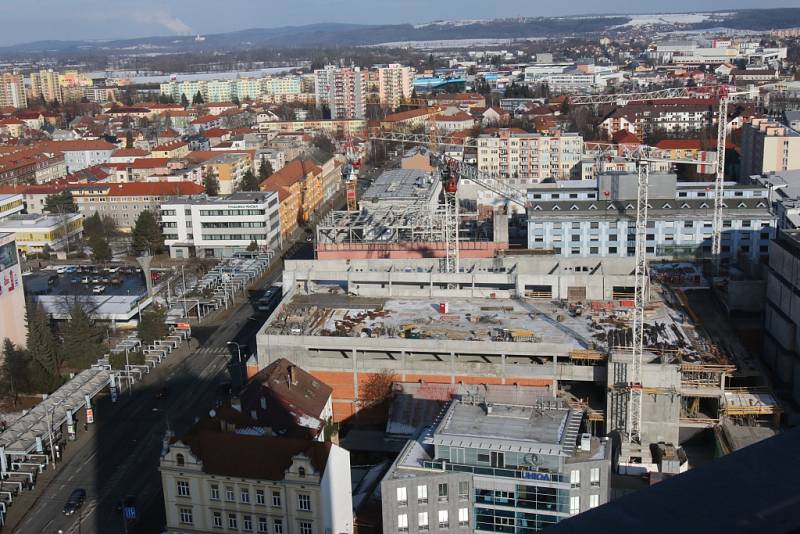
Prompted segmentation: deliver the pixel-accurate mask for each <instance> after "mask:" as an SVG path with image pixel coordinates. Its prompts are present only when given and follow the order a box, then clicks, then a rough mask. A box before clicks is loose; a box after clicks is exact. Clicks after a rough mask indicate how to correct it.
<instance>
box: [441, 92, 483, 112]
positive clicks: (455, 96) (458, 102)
mask: <svg viewBox="0 0 800 534" xmlns="http://www.w3.org/2000/svg"><path fill="white" fill-rule="evenodd" d="M436 105H437V106H441V107H443V108H448V107H457V108H459V109H461V110H462V111H466V110H468V109H472V108H485V107H486V97H484V96H483V95H482V94H480V93H440V94H438V95H436Z"/></svg>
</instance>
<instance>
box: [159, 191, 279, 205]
mask: <svg viewBox="0 0 800 534" xmlns="http://www.w3.org/2000/svg"><path fill="white" fill-rule="evenodd" d="M273 195H274V196H277V193H275V192H274V191H248V192H239V193H233V194H232V195H227V196H223V197H209V196H207V195H205V194H203V195H191V196H183V197H177V198H174V199H172V200H170V201H169V202H165V203H164V205H165V206H173V205H184V204H207V205H211V206H213V205H218V204H253V203H264V202H266V201H267V200H268V199H269V198H271V197H272V196H273Z"/></svg>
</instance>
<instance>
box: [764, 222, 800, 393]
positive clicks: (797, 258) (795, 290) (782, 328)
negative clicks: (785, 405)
mask: <svg viewBox="0 0 800 534" xmlns="http://www.w3.org/2000/svg"><path fill="white" fill-rule="evenodd" d="M798 272H800V230H797V229H793V230H781V231H779V232H778V235H777V237H776V239H775V240H774V241H771V242H770V243H769V269H768V270H767V299H766V307H765V309H764V330H765V335H764V361H765V362H766V364H767V366H768V367H769V368H770V369H771V370H772V372H773V377H774V379H775V380H776V381H777V382H778V383H779V384H780V385H782V386H784V387H785V388H786V389H787V392H788V394H790V395H791V398H792V400H793V401H794V402H795V403H800V279H798V276H797V273H798Z"/></svg>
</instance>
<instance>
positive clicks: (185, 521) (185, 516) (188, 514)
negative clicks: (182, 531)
mask: <svg viewBox="0 0 800 534" xmlns="http://www.w3.org/2000/svg"><path fill="white" fill-rule="evenodd" d="M180 518H181V519H180V521H181V524H182V525H191V524H193V523H194V518H193V517H192V509H191V508H181V509H180Z"/></svg>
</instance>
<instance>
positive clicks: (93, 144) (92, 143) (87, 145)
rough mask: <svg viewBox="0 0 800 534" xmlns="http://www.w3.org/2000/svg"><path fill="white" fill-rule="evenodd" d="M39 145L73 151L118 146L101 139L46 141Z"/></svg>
mask: <svg viewBox="0 0 800 534" xmlns="http://www.w3.org/2000/svg"><path fill="white" fill-rule="evenodd" d="M39 146H42V147H44V148H45V149H49V150H58V151H60V152H71V151H80V150H116V149H117V147H116V146H115V145H112V144H111V143H109V142H108V141H103V140H101V139H96V140H92V139H73V140H69V141H45V142H43V143H40V144H39Z"/></svg>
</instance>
